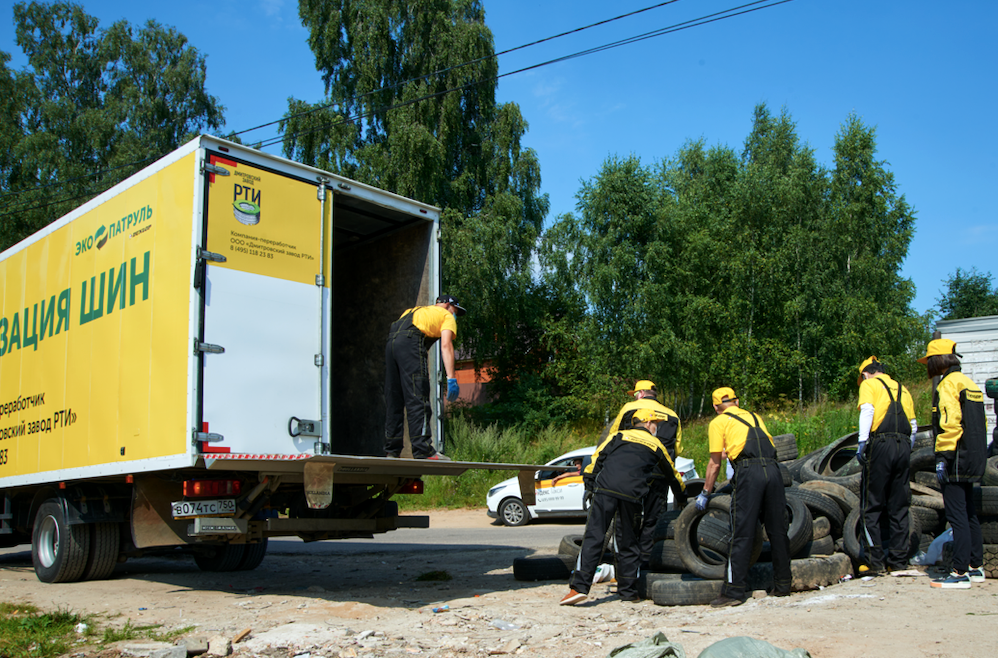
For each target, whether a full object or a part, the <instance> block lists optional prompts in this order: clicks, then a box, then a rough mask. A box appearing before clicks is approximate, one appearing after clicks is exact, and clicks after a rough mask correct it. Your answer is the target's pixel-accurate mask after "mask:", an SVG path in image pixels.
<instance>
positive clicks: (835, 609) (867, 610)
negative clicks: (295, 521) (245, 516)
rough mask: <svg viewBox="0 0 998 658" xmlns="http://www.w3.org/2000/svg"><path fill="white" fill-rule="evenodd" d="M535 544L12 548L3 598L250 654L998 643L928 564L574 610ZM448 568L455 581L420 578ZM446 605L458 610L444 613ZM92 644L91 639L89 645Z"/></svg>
mask: <svg viewBox="0 0 998 658" xmlns="http://www.w3.org/2000/svg"><path fill="white" fill-rule="evenodd" d="M488 524H489V520H488V519H487V518H485V516H484V514H483V513H482V512H481V511H480V510H468V511H446V512H439V513H431V527H433V528H443V527H468V528H479V527H480V528H483V531H482V535H483V536H487V534H488V531H490V530H493V529H488V530H485V529H484V528H486V527H487V526H488ZM503 530H506V531H511V532H515V531H516V529H503ZM484 543H487V542H486V541H484V540H483V544H484ZM556 550H557V546H556V545H554V546H551V547H550V549H549V550H546V551H545V550H543V549H542V550H541V551H539V553H543V552H546V553H554V552H555V551H556ZM524 554H525V552H524V549H523V548H516V547H503V546H497V547H494V548H476V549H474V550H469V549H464V548H462V549H460V550H443V551H441V550H434V551H413V552H412V553H410V554H406V555H404V556H402V557H400V555H399V554H398V553H388V552H386V553H382V554H373V555H348V556H329V555H303V554H286V553H285V554H268V556H267V558H266V559H265V560H264V562H263V564H262V565H261V566H260V568H259V569H257V570H256V571H252V572H245V573H232V574H204V573H201V572H200V571H198V570H197V567H196V566H195V565H194V563H193V561H192V560H190V559H189V558H175V559H167V558H157V559H143V560H138V561H134V562H128V563H125V564H123V565H119V567H118V569H117V570H116V571H115V575H114V577H113V578H112V579H111V580H108V581H102V582H87V583H74V584H66V585H43V584H41V583H39V582H38V580H37V579H36V578H35V575H34V573H33V572H32V570H31V564H30V558H29V559H28V560H27V561H25V559H24V556H25V555H26V553H23V552H22V553H20V554H17V555H14V556H5V557H0V600H4V601H26V602H30V603H33V604H35V605H37V606H40V607H42V608H43V609H57V608H63V609H66V608H69V609H71V610H74V611H78V612H89V613H100V614H104V615H108V617H109V618H110V623H112V624H124V623H125V621H126V620H130V621H131V622H132V624H133V625H147V624H162V626H163V627H164V628H165V629H171V628H182V627H187V626H196V630H195V631H192V632H191V633H190V636H192V637H193V636H195V635H199V636H202V637H206V636H217V635H220V636H225V637H228V638H232V637H235V636H236V635H237V634H238V633H239V631H241V630H243V629H246V628H249V629H251V632H250V633H249V635H248V636H247V637H246V638H245V639H243V640H241V641H240V642H238V643H236V644H235V645H234V646H233V650H234V652H235V654H236V655H240V656H250V655H260V656H296V655H299V654H302V653H309V654H310V655H311V657H312V658H316V657H319V656H333V657H337V656H340V657H343V658H354V657H356V656H402V655H410V654H422V655H429V656H447V657H458V656H468V655H504V654H517V655H523V656H545V657H546V656H559V657H569V658H571V657H575V656H578V657H581V658H595V657H603V656H607V655H608V654H609V653H610V651H611V650H613V649H614V648H615V647H619V646H621V645H625V644H628V643H630V642H634V641H637V640H641V639H644V638H647V637H650V636H652V635H653V634H655V633H656V632H658V631H661V632H662V633H664V634H665V635H666V636H667V637H668V638H669V639H670V640H671V641H674V642H678V643H680V644H682V646H683V647H684V649H685V651H686V655H687V656H690V658H693V657H695V656H697V655H698V654H699V653H700V651H701V650H703V649H704V648H705V647H707V646H708V645H710V644H713V643H714V642H716V641H718V640H721V639H723V638H726V637H732V636H740V635H748V636H752V637H755V638H759V639H762V640H766V641H768V642H770V643H772V644H774V645H776V646H778V647H781V648H784V649H790V648H793V647H803V648H805V649H807V650H808V651H809V652H810V653H811V655H812V656H814V657H815V658H840V657H847V656H849V657H851V656H877V657H879V658H895V657H896V658H902V657H903V658H911V657H912V656H953V657H960V658H965V657H969V656H993V655H996V654H998V581H994V580H989V581H987V582H986V583H983V584H976V585H974V586H973V588H972V589H970V590H962V591H942V590H937V589H933V588H931V587H929V579H928V578H927V577H924V576H923V577H917V578H890V577H882V578H877V579H874V580H871V581H869V582H862V581H860V580H852V581H849V582H846V583H843V584H840V585H835V586H832V587H828V588H826V589H824V590H821V591H814V592H806V593H797V594H794V595H793V596H791V597H788V598H782V599H777V598H770V599H767V598H761V599H756V600H750V601H749V602H747V603H746V604H745V605H742V606H740V607H736V608H726V609H722V610H713V609H710V608H709V607H707V606H689V607H662V606H657V605H655V604H653V603H652V602H651V601H645V602H642V603H638V604H631V603H623V602H620V601H618V600H616V597H615V595H613V594H612V592H611V586H609V585H604V584H600V585H597V586H596V587H595V588H594V589H593V593H592V594H593V596H592V598H591V600H590V601H588V602H587V603H584V604H582V605H579V606H575V607H561V606H559V605H558V600H559V599H560V598H561V597H562V595H564V593H565V592H566V591H567V584H565V583H560V582H559V583H544V582H540V583H523V582H518V581H516V580H514V578H513V575H512V566H511V565H512V561H513V559H514V558H516V557H520V556H523V555H524ZM437 571H440V572H446V573H447V574H449V575H450V576H451V577H452V580H450V581H446V582H437V581H419V580H417V578H419V577H420V576H422V575H426V574H430V573H432V572H437ZM443 605H448V606H449V610H447V611H445V612H439V613H434V612H432V608H434V607H440V606H443ZM92 653H93V650H92V649H88V648H87V647H84V646H82V645H81V647H80V648H79V650H78V651H77V653H76V654H74V655H91V654H92Z"/></svg>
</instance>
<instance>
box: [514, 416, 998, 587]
mask: <svg viewBox="0 0 998 658" xmlns="http://www.w3.org/2000/svg"><path fill="white" fill-rule="evenodd" d="M773 442H774V444H775V445H776V451H777V459H778V460H779V462H780V471H781V473H782V474H783V483H784V486H785V487H786V498H787V518H788V521H789V531H788V535H789V539H790V551H791V556H792V558H793V559H792V561H791V571H792V574H793V583H792V585H791V588H792V589H793V590H794V591H803V590H808V589H815V588H817V587H820V586H824V585H830V584H833V583H836V582H838V581H839V580H840V579H841V578H842V577H843V576H845V575H847V574H852V573H853V571H854V568H855V567H856V566H858V559H859V552H860V542H859V536H860V534H859V533H861V532H862V530H861V528H862V525H861V523H860V521H861V514H862V512H861V510H860V502H859V501H860V498H859V493H860V485H861V477H862V475H861V469H860V465H859V463H858V462H857V461H856V459H855V453H856V447H857V445H858V435H857V433H855V432H853V433H851V434H847V435H846V436H843V437H842V438H840V439H838V440H836V441H833V442H832V443H831V444H829V445H828V446H826V447H824V448H821V449H819V450H817V451H815V452H812V453H810V454H807V455H804V456H803V457H800V456H798V451H797V443H796V440H795V437H794V435H792V434H783V435H779V436H774V437H773ZM910 479H911V491H912V498H911V506H910V508H909V510H910V514H909V518H910V524H909V525H910V537H909V542H908V543H909V557H914V556H916V555H919V554H920V552H924V551H926V550H927V549H928V547H929V544H930V543H931V542H932V540H933V539H934V538H935V537H936V536H938V535H939V534H940V533H942V532H943V531H944V530H945V528H946V519H945V513H944V511H943V498H942V494H941V493H940V492H939V485H938V483H937V482H936V477H935V454H934V451H933V439H932V432H931V429H930V428H919V432H918V434H917V435H916V441H915V447H914V449H913V450H912V453H911V472H910ZM702 487H703V480H691V481H689V482H687V495H688V496H690V503H689V504H688V505H687V506H686V507H685V508H684V509H682V510H670V511H668V512H665V513H663V514H662V516H661V517H660V518H659V520H658V525H657V527H656V529H655V545H654V548H653V550H652V554H651V556H650V564H649V570H648V572H646V573H643V574H642V578H641V583H640V589H641V594H642V596H644V597H645V598H650V599H652V600H653V601H654V602H655V603H657V604H659V605H700V604H705V603H709V602H710V601H711V600H713V599H714V598H716V597H717V596H718V594H719V593H720V588H721V585H722V583H723V579H724V575H725V567H726V564H727V552H728V543H729V539H730V536H731V524H730V521H729V509H730V505H731V497H730V495H727V494H729V493H730V485H728V484H726V483H722V484H721V485H720V486H717V487H715V489H716V491H717V493H716V494H715V495H714V496H712V497H711V499H710V503H709V504H708V506H707V509H706V510H705V511H703V512H700V511H698V510H697V509H696V506H695V505H693V503H692V498H693V497H694V496H696V495H697V494H698V493H699V491H700V489H701V488H702ZM975 500H976V502H977V512H978V515H979V516H980V520H981V529H982V534H983V535H984V544H985V546H984V553H985V564H984V568H985V571H986V572H987V574H988V577H990V578H998V457H993V458H992V459H990V460H989V462H988V467H987V472H986V473H985V476H984V481H983V486H981V487H975ZM882 534H883V536H884V537H886V536H887V532H884V533H882ZM580 543H581V535H568V536H566V537H565V538H564V539H563V540H562V542H561V545H560V546H559V549H558V551H559V552H558V555H556V556H545V557H534V558H519V559H517V560H514V563H513V574H514V577H516V578H517V579H518V580H547V579H567V578H568V577H569V575H570V574H571V571H572V569H573V568H574V566H575V560H576V557H577V556H578V552H579V544H580ZM948 555H949V552H948V551H945V550H944V551H943V558H942V560H941V562H940V566H948V565H946V564H944V562H945V561H946V560H947V559H948ZM604 560H605V561H611V562H612V556H611V555H606V556H604ZM752 562H753V566H752V568H751V569H750V571H749V583H748V585H749V588H750V589H753V590H754V589H768V588H770V587H771V586H772V581H773V568H772V563H771V562H770V557H769V542H768V540H767V537H766V533H765V530H764V528H763V527H762V525H761V524H760V525H759V526H758V531H757V532H756V537H755V545H754V547H753V551H752Z"/></svg>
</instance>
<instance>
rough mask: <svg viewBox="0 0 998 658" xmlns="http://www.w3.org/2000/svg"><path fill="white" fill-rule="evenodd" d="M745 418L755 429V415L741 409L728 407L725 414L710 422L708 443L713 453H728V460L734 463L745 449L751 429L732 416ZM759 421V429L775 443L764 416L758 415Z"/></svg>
mask: <svg viewBox="0 0 998 658" xmlns="http://www.w3.org/2000/svg"><path fill="white" fill-rule="evenodd" d="M732 415H734V416H738V417H739V418H744V419H745V421H746V422H747V423H749V425H752V426H753V427H755V419H754V418H753V414H752V413H750V412H748V411H746V410H744V409H741V408H739V407H728V408H727V409H725V410H724V413H722V414H718V415H717V418H715V419H714V420H712V421H710V425H708V426H707V443H708V445H709V446H710V447H709V450H710V452H711V453H714V452H727V453H728V459H730V460H731V461H734V460H735V458H737V457H738V455H740V454H742V450H744V449H745V440H746V439H748V432H749V427H748V425H746V424H745V423H742V422H740V421H737V420H735V419H734V418H731V416H732ZM755 418H758V419H759V427H760V428H761V429H762V431H763V432H765V433H766V434H768V435H769V442H770V443H772V442H773V435H772V434H769V430H768V429H766V422H765V421H764V420H763V419H762V416H758V415H756V416H755Z"/></svg>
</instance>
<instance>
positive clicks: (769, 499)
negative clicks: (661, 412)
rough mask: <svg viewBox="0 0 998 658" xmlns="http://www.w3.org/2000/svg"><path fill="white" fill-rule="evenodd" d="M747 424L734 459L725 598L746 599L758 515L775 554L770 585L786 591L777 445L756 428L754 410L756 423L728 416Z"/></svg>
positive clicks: (784, 523)
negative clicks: (743, 443)
mask: <svg viewBox="0 0 998 658" xmlns="http://www.w3.org/2000/svg"><path fill="white" fill-rule="evenodd" d="M727 415H728V416H730V417H731V418H734V419H735V420H737V421H739V422H741V423H744V424H745V425H746V426H748V428H749V430H748V436H746V438H745V447H744V448H743V449H742V451H741V452H740V453H739V454H738V457H736V458H735V459H734V462H733V464H734V467H735V477H734V490H733V492H732V494H731V546H730V549H729V550H728V571H727V574H726V576H725V582H724V588H723V590H722V591H721V593H722V594H723V595H724V596H727V597H728V598H732V599H738V600H740V601H744V600H745V585H746V581H747V580H748V570H749V567H750V566H751V565H750V564H749V562H750V561H751V559H752V543H753V541H754V539H755V531H756V523H757V522H758V520H759V518H760V517H762V519H763V523H764V524H765V526H766V534H767V535H769V544H770V547H771V549H772V554H773V589H774V591H776V592H780V593H786V592H789V591H790V581H791V578H792V576H791V573H790V540H789V539H788V538H787V516H786V514H787V499H786V494H785V492H784V490H783V476H782V475H781V474H780V467H779V465H778V464H777V463H776V448H775V447H773V442H772V440H771V439H770V437H769V435H767V434H766V432H765V431H764V430H763V429H762V427H760V426H759V417H758V416H756V415H755V414H752V418H753V420H755V425H754V426H753V425H750V424H749V423H748V421H746V420H745V419H743V418H739V417H738V416H736V415H734V414H727Z"/></svg>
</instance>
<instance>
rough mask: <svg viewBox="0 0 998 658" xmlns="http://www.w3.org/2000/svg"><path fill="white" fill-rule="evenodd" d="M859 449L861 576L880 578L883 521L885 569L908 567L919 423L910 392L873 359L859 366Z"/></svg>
mask: <svg viewBox="0 0 998 658" xmlns="http://www.w3.org/2000/svg"><path fill="white" fill-rule="evenodd" d="M857 406H858V407H859V446H858V448H857V450H856V459H858V460H859V463H860V464H861V465H862V467H863V478H862V486H861V490H860V504H861V505H862V508H863V532H861V533H860V540H859V543H860V546H861V548H862V551H861V554H860V558H859V561H860V565H859V572H860V573H861V574H866V575H877V574H879V573H881V572H883V570H884V549H883V543H882V541H881V539H882V538H881V532H880V530H881V528H882V527H884V526H883V525H882V524H881V520H882V519H883V518H884V516H885V515H886V517H887V523H886V527H887V528H888V532H889V544H888V545H889V547H890V550H889V551H888V554H887V569H888V570H890V571H898V570H901V569H905V568H906V567H907V566H908V541H909V539H908V537H909V533H908V528H909V520H908V501H909V500H910V498H911V490H910V486H909V480H908V476H909V473H908V471H909V469H910V464H911V448H912V446H914V445H915V433H916V432H917V431H918V423H917V422H916V420H915V405H914V403H913V402H912V400H911V394H910V393H909V392H908V389H907V388H905V387H904V386H902V385H901V384H899V383H898V382H896V381H894V380H893V379H891V378H890V377H889V376H888V375H887V373H886V372H884V366H883V364H881V363H880V361H878V360H877V357H875V356H871V357H870V358H868V359H866V360H865V361H863V363H861V364H860V366H859V402H858V403H857Z"/></svg>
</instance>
